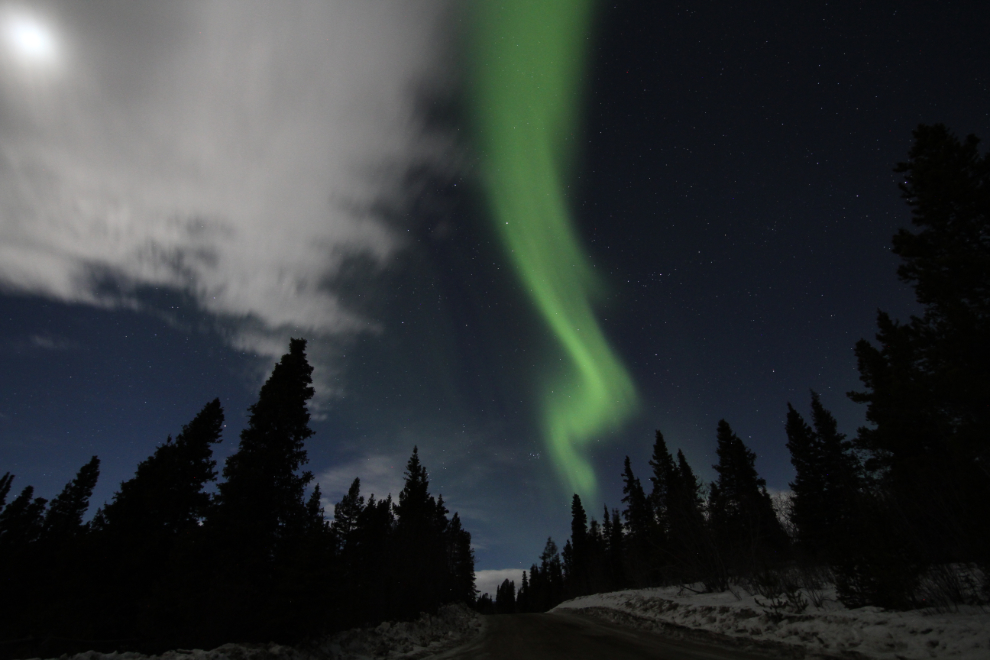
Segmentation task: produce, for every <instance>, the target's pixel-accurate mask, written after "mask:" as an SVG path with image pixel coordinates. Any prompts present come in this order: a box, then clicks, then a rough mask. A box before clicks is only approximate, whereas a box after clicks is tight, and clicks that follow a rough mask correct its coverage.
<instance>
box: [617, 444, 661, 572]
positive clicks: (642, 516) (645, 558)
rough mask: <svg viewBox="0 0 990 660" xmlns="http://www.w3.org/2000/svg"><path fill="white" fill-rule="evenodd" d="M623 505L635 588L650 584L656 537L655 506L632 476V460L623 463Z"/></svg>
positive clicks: (628, 551) (628, 558) (629, 563)
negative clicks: (652, 552) (651, 560)
mask: <svg viewBox="0 0 990 660" xmlns="http://www.w3.org/2000/svg"><path fill="white" fill-rule="evenodd" d="M622 495H623V497H622V502H623V503H624V504H625V505H626V508H625V509H623V511H622V518H623V520H624V521H625V523H626V530H627V532H628V543H627V546H626V547H627V563H628V571H627V575H628V577H629V579H630V581H631V583H632V585H633V586H640V587H641V586H647V585H649V584H651V580H652V578H651V575H650V565H651V562H650V555H651V550H652V537H653V535H654V531H653V530H654V526H655V523H654V519H653V507H652V505H651V503H650V501H649V500H648V499H647V497H646V494H645V493H644V492H643V486H642V485H641V484H640V481H639V479H638V478H637V477H636V476H635V475H634V474H633V471H632V466H631V464H630V462H629V457H628V456H626V460H625V462H624V463H623V472H622Z"/></svg>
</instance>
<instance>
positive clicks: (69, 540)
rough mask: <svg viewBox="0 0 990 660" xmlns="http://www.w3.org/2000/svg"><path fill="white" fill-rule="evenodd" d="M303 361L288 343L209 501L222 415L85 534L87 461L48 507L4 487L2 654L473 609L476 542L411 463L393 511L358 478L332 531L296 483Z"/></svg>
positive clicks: (273, 631)
mask: <svg viewBox="0 0 990 660" xmlns="http://www.w3.org/2000/svg"><path fill="white" fill-rule="evenodd" d="M305 348H306V342H305V340H302V339H293V340H291V342H290V345H289V352H288V353H287V354H286V355H284V356H283V357H282V358H281V360H280V361H279V362H278V363H277V364H276V366H275V368H274V370H273V372H272V374H271V376H270V377H269V378H268V380H267V381H266V382H265V384H264V385H263V386H262V388H261V392H260V394H259V396H258V400H257V402H256V403H254V404H253V405H252V406H251V407H250V409H249V412H250V418H249V422H248V425H247V428H245V429H244V430H243V431H242V432H241V435H240V444H239V446H238V449H237V451H236V452H235V453H234V454H232V455H231V456H230V457H229V458H228V459H227V461H226V463H225V465H224V467H223V480H222V481H220V482H219V483H217V484H216V488H215V492H214V493H211V489H210V486H211V485H212V484H214V482H216V480H217V477H218V474H217V469H216V468H217V464H216V461H215V460H214V459H213V451H212V447H213V445H215V444H216V443H218V442H220V441H221V434H222V429H223V422H224V413H223V409H222V407H221V405H220V401H219V399H214V400H213V401H211V402H209V403H207V404H206V406H204V408H203V409H202V410H201V411H200V412H199V414H198V415H196V417H195V418H194V419H193V420H192V421H191V422H189V424H187V425H186V426H184V427H183V428H182V431H181V432H180V433H179V434H178V435H177V436H176V437H175V438H174V439H173V438H171V437H169V438H168V439H167V440H166V441H165V443H164V444H162V445H159V446H158V447H157V449H156V450H155V452H154V453H153V454H152V455H151V456H150V457H149V458H147V459H146V460H144V461H142V462H141V464H140V465H139V466H138V468H137V472H136V474H135V475H134V477H132V478H131V479H128V480H127V481H124V482H123V483H122V484H121V485H120V488H119V490H118V491H117V492H116V493H115V494H114V495H113V498H112V499H111V501H110V502H108V503H107V504H105V505H104V506H102V507H101V508H100V509H99V510H98V511H97V512H96V514H95V515H94V516H93V518H92V519H91V520H89V521H84V517H85V513H86V511H87V509H88V507H89V500H90V497H91V496H92V493H93V488H94V486H95V485H96V482H97V478H98V476H99V469H100V461H99V459H98V458H97V457H95V456H94V457H93V458H92V460H91V461H89V462H88V463H87V464H86V465H84V466H83V467H82V468H81V469H80V470H79V472H78V474H77V475H76V477H75V478H74V479H73V480H72V481H71V482H69V483H68V484H67V485H66V486H65V488H64V489H63V490H62V491H61V492H60V493H59V494H58V495H57V496H56V497H55V498H54V499H52V501H51V502H47V501H46V500H45V499H43V498H40V497H35V494H34V490H33V488H32V487H31V486H27V487H26V488H24V489H23V490H22V491H21V492H20V494H19V495H17V496H16V497H13V498H12V499H11V500H10V501H9V503H8V502H7V499H8V496H9V495H10V494H11V487H12V482H13V476H11V475H10V474H9V473H7V474H4V475H3V476H2V477H0V655H2V656H3V657H8V658H15V657H33V656H38V655H43V656H46V657H50V656H55V655H59V654H61V653H68V652H80V651H86V650H90V649H95V650H100V651H113V650H139V651H143V652H146V653H158V652H162V651H164V650H167V649H171V648H180V647H181V648H213V647H215V646H218V645H220V644H222V643H225V642H230V641H240V642H252V641H258V642H268V641H276V642H280V643H292V642H298V641H300V640H302V639H306V638H311V637H314V636H317V635H321V634H325V633H328V632H331V631H333V630H340V629H346V628H350V627H353V626H357V625H363V624H372V623H377V622H379V621H383V620H389V619H393V620H394V619H409V618H413V617H415V616H417V615H418V614H419V613H420V612H424V611H431V610H435V609H436V608H438V607H439V606H440V605H442V604H445V603H450V602H468V603H471V602H473V601H474V598H475V588H474V555H473V551H472V549H471V535H470V534H469V533H468V532H467V531H466V530H465V529H464V528H463V526H462V525H461V521H460V518H459V516H458V515H457V514H456V513H454V514H453V516H450V515H449V514H450V512H449V510H448V509H447V507H446V505H445V504H444V501H443V498H442V497H434V496H433V495H431V494H430V492H429V477H428V474H427V471H426V468H425V467H424V466H423V465H422V463H421V462H420V459H419V454H418V450H417V449H416V448H413V452H412V456H411V457H410V459H409V461H408V464H407V466H406V471H405V484H404V486H403V489H402V491H401V492H400V493H399V495H398V501H393V500H392V497H391V495H389V496H388V497H386V498H384V499H379V500H376V499H375V497H374V496H373V495H372V496H371V497H370V498H368V499H367V500H365V498H364V497H363V496H362V495H361V493H360V482H359V480H357V479H355V480H354V482H353V484H352V485H351V487H350V489H349V490H348V492H347V494H346V495H345V496H344V497H343V498H342V500H341V501H340V502H339V503H338V504H336V505H335V507H334V516H333V519H332V520H328V518H327V516H326V514H325V511H324V508H323V506H322V504H321V492H320V487H319V485H317V486H316V487H315V488H312V489H311V490H310V489H309V485H310V483H311V482H312V481H313V474H312V473H311V472H309V471H305V470H303V466H304V465H305V464H306V462H307V455H306V450H305V447H304V443H305V441H306V440H307V439H308V438H309V437H311V436H312V435H313V431H312V429H310V427H309V420H310V415H309V411H308V409H307V402H308V401H309V400H310V399H311V398H312V396H313V388H312V386H311V385H312V378H311V374H312V370H313V369H312V367H311V366H310V365H309V363H308V361H307V358H306V353H305ZM307 492H308V494H307Z"/></svg>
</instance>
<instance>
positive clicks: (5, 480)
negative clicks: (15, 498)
mask: <svg viewBox="0 0 990 660" xmlns="http://www.w3.org/2000/svg"><path fill="white" fill-rule="evenodd" d="M13 481H14V477H13V475H12V474H10V472H6V473H4V475H3V476H2V477H0V512H2V511H3V507H4V505H5V504H6V503H7V495H8V494H9V493H10V486H11V484H12V483H13Z"/></svg>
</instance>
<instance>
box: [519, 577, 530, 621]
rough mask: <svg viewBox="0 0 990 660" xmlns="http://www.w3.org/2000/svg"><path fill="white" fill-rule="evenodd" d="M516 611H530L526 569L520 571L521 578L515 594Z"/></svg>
mask: <svg viewBox="0 0 990 660" xmlns="http://www.w3.org/2000/svg"><path fill="white" fill-rule="evenodd" d="M516 611H517V612H519V613H521V614H522V613H526V612H532V610H531V609H530V606H529V576H528V575H527V574H526V571H523V573H522V580H521V581H520V583H519V593H517V594H516Z"/></svg>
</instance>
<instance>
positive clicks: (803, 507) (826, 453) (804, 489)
mask: <svg viewBox="0 0 990 660" xmlns="http://www.w3.org/2000/svg"><path fill="white" fill-rule="evenodd" d="M811 409H812V421H813V422H814V425H815V428H814V429H812V428H811V427H810V426H808V424H807V423H806V422H805V421H804V418H802V417H801V415H800V414H799V413H798V412H797V411H796V410H794V408H793V407H792V406H791V404H787V424H786V427H785V428H786V432H787V448H788V449H789V450H790V452H791V463H792V464H793V465H794V469H795V479H794V481H793V482H792V483H791V484H790V486H791V491H792V492H793V493H794V496H793V497H794V499H793V506H792V511H791V521H792V522H793V523H794V525H795V527H796V528H797V542H798V547H799V549H800V551H801V554H802V556H803V557H804V559H805V560H808V561H811V562H826V563H831V562H832V561H834V560H835V559H837V558H838V556H839V555H840V553H841V552H843V551H845V550H848V548H849V546H850V544H851V543H856V539H851V538H847V536H848V535H849V533H850V532H851V531H852V529H853V527H854V520H853V518H854V514H855V503H856V500H857V498H858V492H859V490H860V482H859V461H858V459H857V457H856V455H855V454H854V452H853V447H852V443H851V442H849V441H847V440H846V437H845V435H843V434H841V433H839V432H838V430H837V425H836V421H835V418H834V417H833V416H832V414H831V413H830V412H829V411H828V410H826V409H825V407H824V406H822V403H821V400H820V398H819V396H818V395H817V394H816V393H814V392H812V393H811Z"/></svg>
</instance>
